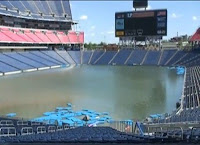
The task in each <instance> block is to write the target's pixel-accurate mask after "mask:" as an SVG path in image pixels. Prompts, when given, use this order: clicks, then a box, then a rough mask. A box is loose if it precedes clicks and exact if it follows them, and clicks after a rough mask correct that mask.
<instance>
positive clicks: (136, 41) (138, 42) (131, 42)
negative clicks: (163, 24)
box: [119, 36, 162, 50]
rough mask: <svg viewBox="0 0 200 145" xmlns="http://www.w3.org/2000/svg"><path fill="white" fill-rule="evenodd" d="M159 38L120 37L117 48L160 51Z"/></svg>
mask: <svg viewBox="0 0 200 145" xmlns="http://www.w3.org/2000/svg"><path fill="white" fill-rule="evenodd" d="M161 40H162V38H161V37H156V36H152V37H120V38H119V46H120V47H121V48H133V49H135V48H141V49H151V50H160V49H162V46H161Z"/></svg>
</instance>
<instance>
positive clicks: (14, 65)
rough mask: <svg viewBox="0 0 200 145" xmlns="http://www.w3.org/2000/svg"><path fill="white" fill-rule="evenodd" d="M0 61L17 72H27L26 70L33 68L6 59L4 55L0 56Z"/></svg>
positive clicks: (8, 58) (11, 59)
mask: <svg viewBox="0 0 200 145" xmlns="http://www.w3.org/2000/svg"><path fill="white" fill-rule="evenodd" d="M0 60H1V61H2V62H4V63H6V64H8V65H10V66H12V67H15V68H17V69H19V70H27V69H33V68H34V67H32V66H30V65H27V64H25V63H23V62H20V61H17V60H15V59H13V58H11V57H8V56H6V55H3V54H0Z"/></svg>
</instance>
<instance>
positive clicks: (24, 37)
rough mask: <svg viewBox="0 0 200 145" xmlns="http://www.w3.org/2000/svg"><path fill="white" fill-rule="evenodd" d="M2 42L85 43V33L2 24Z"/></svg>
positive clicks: (0, 35) (0, 30) (0, 33)
mask: <svg viewBox="0 0 200 145" xmlns="http://www.w3.org/2000/svg"><path fill="white" fill-rule="evenodd" d="M0 42H9V43H31V44H32V43H37V44H41V43H44V44H49V43H53V44H83V43H84V33H82V32H79V33H76V32H73V31H70V32H69V33H68V34H67V33H65V32H62V31H51V30H42V29H23V28H13V27H4V26H0Z"/></svg>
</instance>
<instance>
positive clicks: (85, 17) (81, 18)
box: [80, 15, 88, 20]
mask: <svg viewBox="0 0 200 145" xmlns="http://www.w3.org/2000/svg"><path fill="white" fill-rule="evenodd" d="M87 19H88V16H87V15H82V16H81V17H80V20H87Z"/></svg>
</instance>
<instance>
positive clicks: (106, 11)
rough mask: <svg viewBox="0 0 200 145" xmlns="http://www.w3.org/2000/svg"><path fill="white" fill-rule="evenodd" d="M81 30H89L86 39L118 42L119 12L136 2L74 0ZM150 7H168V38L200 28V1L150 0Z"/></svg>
mask: <svg viewBox="0 0 200 145" xmlns="http://www.w3.org/2000/svg"><path fill="white" fill-rule="evenodd" d="M70 5H71V10H72V17H73V20H76V21H78V23H79V24H78V25H77V30H78V31H84V32H85V42H86V43H88V42H92V43H100V42H106V43H117V42H118V41H119V39H118V38H115V12H120V11H132V10H133V3H132V1H124V0H121V1H119V0H118V1H102V0H99V1H92V0H89V1H83V0H82V1H77V0H71V1H70ZM148 5H149V6H148V9H163V8H164V9H165V8H166V9H167V10H168V33H167V36H165V37H164V39H169V38H171V37H174V36H177V32H178V35H185V34H188V35H192V34H193V33H194V32H195V31H196V29H197V28H198V27H200V1H149V2H148Z"/></svg>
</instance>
